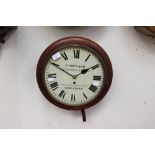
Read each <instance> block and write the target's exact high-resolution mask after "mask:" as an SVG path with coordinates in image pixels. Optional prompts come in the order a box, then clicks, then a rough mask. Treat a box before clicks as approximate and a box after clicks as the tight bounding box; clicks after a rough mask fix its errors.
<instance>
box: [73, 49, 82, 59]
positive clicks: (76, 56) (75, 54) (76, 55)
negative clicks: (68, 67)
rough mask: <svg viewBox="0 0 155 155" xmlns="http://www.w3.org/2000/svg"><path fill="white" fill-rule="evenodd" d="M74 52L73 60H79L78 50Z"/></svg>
mask: <svg viewBox="0 0 155 155" xmlns="http://www.w3.org/2000/svg"><path fill="white" fill-rule="evenodd" d="M73 52H74V58H76V59H79V57H80V50H73Z"/></svg>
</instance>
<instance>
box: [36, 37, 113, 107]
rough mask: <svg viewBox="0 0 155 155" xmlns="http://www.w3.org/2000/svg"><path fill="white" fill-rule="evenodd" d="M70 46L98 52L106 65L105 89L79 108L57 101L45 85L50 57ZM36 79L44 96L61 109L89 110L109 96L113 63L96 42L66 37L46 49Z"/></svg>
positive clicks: (41, 57)
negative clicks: (45, 73) (45, 74)
mask: <svg viewBox="0 0 155 155" xmlns="http://www.w3.org/2000/svg"><path fill="white" fill-rule="evenodd" d="M70 45H78V46H79V45H81V46H84V47H87V48H89V49H92V50H93V51H95V52H97V54H98V55H99V57H100V58H101V59H102V61H103V63H104V66H103V67H104V68H105V70H106V76H105V77H106V78H105V83H104V86H103V88H101V91H100V92H99V94H98V95H97V97H95V98H94V99H93V100H91V101H90V102H87V103H86V104H83V105H78V106H71V105H67V104H63V103H61V102H59V101H57V100H56V99H54V98H53V97H52V96H51V95H50V93H49V92H48V90H47V87H46V85H45V80H44V71H45V67H46V64H47V62H48V60H49V57H50V56H51V55H52V54H54V53H55V52H56V51H57V50H58V49H59V48H62V47H63V46H65V47H66V46H70ZM36 78H37V83H38V86H39V88H40V90H41V92H42V94H43V95H44V96H45V98H46V99H47V100H48V101H50V102H51V103H52V104H54V105H56V106H58V107H60V108H63V109H68V110H82V109H86V108H89V107H91V106H93V105H95V104H97V103H98V102H99V101H100V100H101V99H102V98H103V97H104V96H105V95H106V94H107V92H108V90H109V88H110V86H111V83H112V78H113V69H112V64H111V61H110V59H109V57H108V55H107V54H106V52H105V51H104V49H103V48H102V47H100V46H99V45H98V44H97V43H95V42H94V41H92V40H90V39H87V38H83V37H65V38H62V39H59V40H57V41H55V42H54V43H52V44H51V45H49V46H48V47H47V48H46V49H45V51H44V52H43V53H42V55H41V56H40V58H39V61H38V64H37V71H36Z"/></svg>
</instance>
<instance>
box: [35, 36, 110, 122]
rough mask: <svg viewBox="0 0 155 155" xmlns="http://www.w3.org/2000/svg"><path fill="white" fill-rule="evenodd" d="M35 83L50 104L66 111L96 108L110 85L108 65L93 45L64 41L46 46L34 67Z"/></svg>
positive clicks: (80, 40) (81, 40) (70, 39)
mask: <svg viewBox="0 0 155 155" xmlns="http://www.w3.org/2000/svg"><path fill="white" fill-rule="evenodd" d="M36 75H37V82H38V85H39V88H40V90H41V92H42V94H43V95H44V96H45V98H47V100H49V101H50V102H51V103H53V104H55V105H56V106H58V107H61V108H64V109H68V110H80V111H81V113H82V117H83V121H86V114H85V109H86V108H89V107H91V106H93V105H95V104H97V103H98V102H99V101H100V100H101V99H102V98H103V97H104V96H105V95H106V93H107V92H108V90H109V88H110V85H111V82H112V75H113V72H112V65H111V62H110V59H109V57H108V55H107V54H106V52H105V51H104V50H103V48H101V47H100V46H99V45H98V44H96V43H95V42H94V41H91V40H89V39H86V38H82V37H66V38H63V39H60V40H58V41H56V42H54V43H53V44H51V45H50V46H48V47H47V48H46V49H45V51H44V52H43V54H42V55H41V57H40V59H39V61H38V65H37V74H36Z"/></svg>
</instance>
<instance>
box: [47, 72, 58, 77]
mask: <svg viewBox="0 0 155 155" xmlns="http://www.w3.org/2000/svg"><path fill="white" fill-rule="evenodd" d="M48 78H56V73H54V74H48Z"/></svg>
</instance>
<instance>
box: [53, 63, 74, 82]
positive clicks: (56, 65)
mask: <svg viewBox="0 0 155 155" xmlns="http://www.w3.org/2000/svg"><path fill="white" fill-rule="evenodd" d="M51 64H52V65H54V66H55V67H57V68H58V69H60V70H61V71H63V72H65V73H66V74H68V75H70V76H71V77H72V78H73V79H75V76H74V75H72V74H70V73H68V72H66V71H65V70H63V69H62V68H60V67H59V65H58V64H55V63H51Z"/></svg>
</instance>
